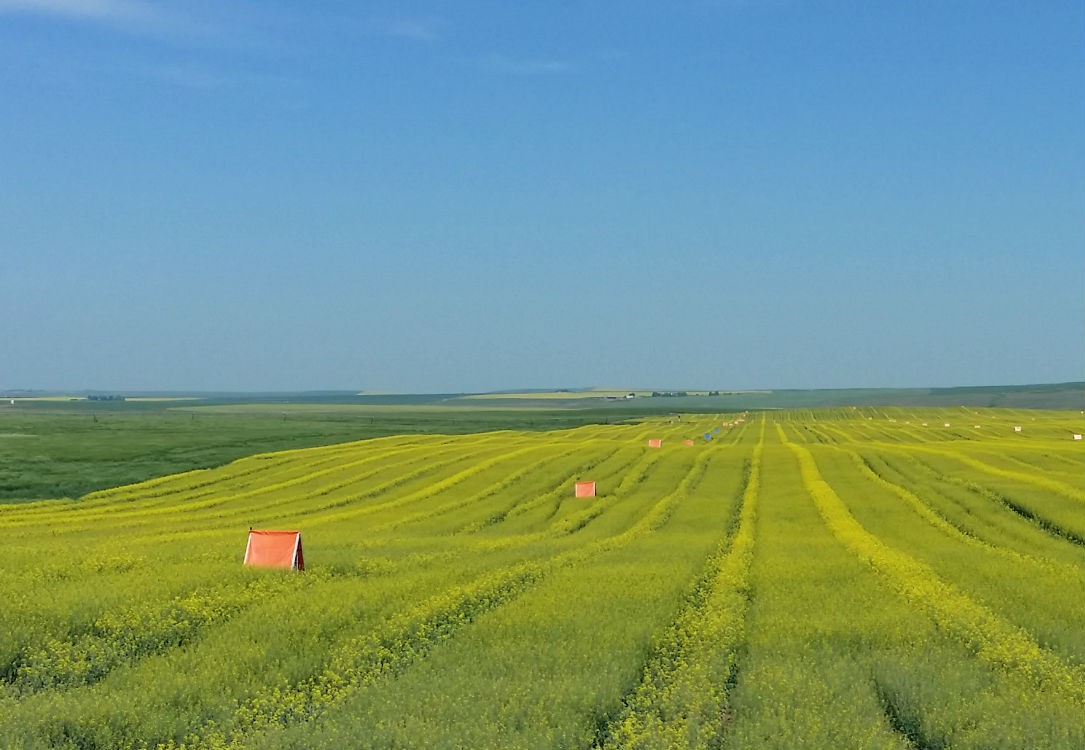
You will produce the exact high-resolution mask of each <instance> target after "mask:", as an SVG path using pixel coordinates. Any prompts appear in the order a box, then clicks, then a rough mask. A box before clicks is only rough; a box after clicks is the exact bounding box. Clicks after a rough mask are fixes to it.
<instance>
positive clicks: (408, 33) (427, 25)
mask: <svg viewBox="0 0 1085 750" xmlns="http://www.w3.org/2000/svg"><path fill="white" fill-rule="evenodd" d="M440 27H441V24H440V22H439V21H438V20H437V19H435V18H399V19H395V20H392V21H387V22H385V23H383V24H382V25H381V26H380V28H379V31H380V33H382V34H384V35H385V36H394V37H399V38H401V39H409V40H411V41H414V42H435V41H437V40H438V39H440V38H441V34H440Z"/></svg>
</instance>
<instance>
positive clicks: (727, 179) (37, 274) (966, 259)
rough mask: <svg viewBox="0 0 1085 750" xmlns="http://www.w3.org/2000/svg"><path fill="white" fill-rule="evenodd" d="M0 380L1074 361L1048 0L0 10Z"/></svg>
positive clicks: (909, 375)
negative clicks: (1026, 0)
mask: <svg viewBox="0 0 1085 750" xmlns="http://www.w3.org/2000/svg"><path fill="white" fill-rule="evenodd" d="M0 183H2V185H3V187H2V189H0V274H2V286H0V290H2V291H0V320H2V321H3V326H2V331H3V339H2V342H0V389H2V388H47V389H82V388H101V389H116V390H126V389H128V390H300V389H340V388H344V389H365V390H377V391H410V392H459V391H484V390H493V389H503V388H515V387H523V386H547V387H582V386H591V385H613V386H618V387H687V388H725V389H731V388H785V387H795V388H819V387H852V386H934V385H971V384H1010V383H1028V382H1056V381H1065V380H1081V379H1083V378H1085V4H1083V3H1081V2H1080V0H1067V1H1065V2H1037V3H1022V2H986V1H985V2H977V1H973V0H960V1H958V0H929V1H922V0H921V1H918V2H869V0H862V1H860V0H855V1H848V0H838V1H830V0H826V1H824V2H799V1H797V0H796V1H789V0H764V1H763V2H762V1H759V0H746V1H742V0H732V1H726V0H720V1H717V2H712V1H711V0H688V1H686V2H621V3H619V2H605V3H604V2H590V1H589V2H552V3H509V2H504V1H502V2H496V1H494V2H482V1H479V0H463V1H461V2H438V1H436V0H434V1H433V2H370V3H348V2H336V3H331V2H313V3H286V2H228V3H219V2H209V1H207V2H204V1H197V2H161V3H152V2H145V1H144V0H0Z"/></svg>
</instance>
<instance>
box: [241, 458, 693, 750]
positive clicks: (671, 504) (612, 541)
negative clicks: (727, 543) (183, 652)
mask: <svg viewBox="0 0 1085 750" xmlns="http://www.w3.org/2000/svg"><path fill="white" fill-rule="evenodd" d="M693 482H694V473H693V471H692V470H691V471H690V472H688V473H687V475H686V476H685V478H684V479H682V481H681V482H679V483H678V486H677V487H676V488H675V490H674V491H673V492H672V493H671V494H669V495H668V496H667V497H666V498H664V499H663V500H662V501H661V503H659V504H656V506H655V507H654V509H653V511H654V512H652V513H649V514H647V516H642V517H641V518H640V520H639V521H638V522H637V524H636V525H635V526H634V527H631V529H629V530H627V531H626V532H625V533H623V534H621V535H620V536H617V537H610V538H609V539H604V541H601V542H599V543H596V544H592V545H590V546H589V547H588V548H586V550H587V554H585V550H584V549H582V550H575V551H574V552H573V554H572V555H571V556H565V557H566V559H565V560H564V561H563V562H562V563H561V564H559V565H556V570H557V571H560V570H562V569H564V568H566V567H567V565H569V564H573V563H574V562H576V560H582V561H583V560H587V559H593V558H595V556H596V555H598V554H600V552H603V551H614V550H615V549H624V548H625V547H627V546H628V545H629V544H630V543H631V542H633V541H634V539H638V538H641V537H642V536H643V534H644V533H647V532H649V531H651V530H653V529H660V527H662V526H664V525H667V526H668V527H669V525H668V524H667V521H668V520H672V519H673V517H672V512H674V511H677V512H678V513H680V512H681V509H682V508H685V507H686V504H685V503H682V504H680V505H679V504H678V503H677V501H678V500H679V499H681V498H685V497H688V495H689V493H690V492H692V486H693ZM673 522H674V521H673V520H672V523H673ZM669 567H671V565H669V564H668V568H669ZM577 570H579V568H577ZM573 577H574V580H576V581H578V582H580V585H583V576H582V574H580V573H576V574H574V575H573ZM543 585H544V586H546V585H549V586H550V587H554V586H557V587H558V589H559V590H561V592H565V590H566V589H567V585H565V584H562V585H558V584H546V583H544V584H543ZM589 594H590V595H591V596H592V599H593V600H598V599H599V598H600V594H599V592H598V587H593V588H590V589H589ZM527 596H529V597H534V596H536V589H535V588H533V589H531V590H529V592H528V593H527ZM520 601H521V599H518V605H516V608H518V609H519V607H520V603H519V602H520ZM596 603H597V605H598V603H599V602H598V601H596ZM506 611H507V609H503V608H502V610H501V612H502V613H503V612H506ZM498 616H503V615H498ZM490 618H492V615H487V619H490ZM533 620H535V618H533ZM472 630H474V628H472ZM583 633H584V631H582V634H583ZM587 633H588V635H590V628H589V630H588V631H587ZM486 640H487V641H490V640H493V639H492V638H486ZM590 647H591V648H593V640H592V643H591V645H590ZM454 648H455V646H454ZM420 669H425V666H424V663H423V665H422V666H421V668H420ZM582 669H583V668H582ZM424 682H426V683H427V682H429V681H427V679H424ZM532 682H535V683H537V681H532ZM540 687H543V689H546V688H545V685H544V686H540ZM410 692H412V690H408V694H410ZM400 713H403V712H401V711H400ZM412 713H414V714H418V712H412ZM533 734H534V733H533ZM305 736H306V737H307V738H308V739H307V740H306V741H310V740H311V733H310V732H309V729H308V728H306V729H305ZM540 741H546V740H540ZM258 745H259V746H260V747H266V746H267V739H266V738H260V741H259V742H258Z"/></svg>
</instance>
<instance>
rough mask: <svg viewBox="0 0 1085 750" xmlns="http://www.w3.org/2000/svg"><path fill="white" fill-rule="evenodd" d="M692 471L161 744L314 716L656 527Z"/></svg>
mask: <svg viewBox="0 0 1085 750" xmlns="http://www.w3.org/2000/svg"><path fill="white" fill-rule="evenodd" d="M695 469H696V467H694V469H691V472H690V474H692V473H693V471H694V470H695ZM690 474H687V476H686V477H684V478H683V479H682V480H681V481H680V482H678V484H677V486H676V487H675V489H674V490H673V491H672V492H671V493H670V494H668V495H667V496H665V497H663V498H661V499H660V500H659V501H658V502H657V503H656V504H655V505H654V506H653V508H652V510H651V511H650V512H649V513H647V514H644V515H642V516H641V517H640V518H639V519H638V520H637V522H636V523H635V524H634V525H633V526H631V527H629V528H628V529H626V530H625V531H624V532H623V533H621V534H619V535H617V536H613V537H608V538H603V539H598V540H595V541H593V542H591V543H589V544H586V545H582V546H579V547H575V548H573V549H572V550H570V551H568V552H565V553H561V554H559V555H556V556H554V557H552V558H550V559H549V560H547V561H545V562H538V561H525V562H521V563H517V564H514V565H511V566H510V567H506V568H503V569H500V570H497V571H494V572H492V573H491V574H489V575H486V576H483V577H482V578H480V579H478V580H476V581H474V582H473V583H470V584H467V585H465V586H460V587H456V588H455V589H452V590H446V591H445V592H443V593H441V594H439V595H437V596H436V597H434V598H432V599H431V600H429V601H427V602H426V603H424V604H422V605H419V606H416V607H413V608H411V609H408V610H405V611H403V612H402V613H400V614H398V615H397V616H395V617H394V618H392V619H391V620H390V621H389V623H388V624H387V628H386V630H385V631H384V633H383V634H381V633H367V634H365V635H364V636H362V637H360V638H358V639H355V640H353V641H351V642H350V643H348V644H347V645H345V646H343V647H342V648H340V649H338V650H337V651H336V653H335V654H333V655H332V656H331V658H330V659H329V660H328V661H327V662H326V666H325V667H324V669H323V670H322V671H321V672H320V673H319V674H317V675H316V676H314V677H310V678H307V679H305V680H303V681H301V682H298V683H294V684H292V685H288V686H285V687H284V686H282V685H276V686H274V687H273V688H270V689H269V690H267V691H265V692H264V693H262V694H260V695H258V696H256V697H254V698H253V699H251V700H250V701H248V702H246V703H245V704H244V705H242V706H241V707H240V708H239V709H238V710H237V712H236V713H235V715H234V719H233V720H232V722H230V726H228V727H219V726H215V727H211V728H210V729H209V730H207V731H204V732H202V733H201V734H200V735H199V736H193V737H189V738H187V739H186V740H185V741H184V742H181V743H172V744H171V743H167V745H166V747H171V748H172V747H177V748H186V750H194V749H195V748H202V747H209V748H216V750H218V749H219V748H230V747H244V746H246V745H247V744H248V743H249V742H251V741H252V740H253V737H252V735H253V734H254V733H255V734H257V735H259V734H262V733H263V732H266V731H268V730H270V729H276V728H279V727H284V726H289V725H292V724H295V723H298V722H299V721H309V720H312V719H313V718H314V717H316V716H318V715H320V714H322V713H323V712H324V711H325V710H326V709H327V706H328V705H330V704H335V703H338V702H340V701H341V700H342V699H343V698H344V697H346V696H347V695H349V694H350V693H352V692H354V691H355V690H357V689H358V688H359V687H361V686H363V685H366V684H369V683H371V682H372V681H374V680H376V679H379V678H381V677H383V676H385V675H386V674H388V673H390V672H393V673H394V672H399V671H401V670H402V669H405V668H406V667H407V666H409V665H411V664H412V663H414V662H415V661H416V659H417V658H418V657H420V656H424V655H425V654H427V653H428V652H429V650H430V649H432V648H433V647H434V646H436V645H438V644H439V643H442V642H444V641H446V640H448V639H450V638H452V637H453V636H454V635H455V634H456V633H457V632H458V631H459V630H460V629H462V628H463V626H465V625H468V624H470V623H471V622H473V621H474V620H475V619H476V618H477V617H478V616H480V615H481V614H483V613H485V612H487V611H490V610H492V609H494V608H496V607H499V606H503V605H505V604H506V603H507V602H509V601H511V600H513V599H515V598H516V597H518V596H520V595H521V594H522V593H523V592H524V591H525V590H527V589H529V588H530V587H531V586H533V585H535V584H536V583H537V582H538V581H540V580H541V579H542V578H543V577H544V576H546V575H547V574H548V573H550V572H551V571H553V570H556V569H559V568H561V567H564V566H566V565H573V564H576V563H579V562H582V561H584V560H587V559H589V558H591V557H594V556H596V555H598V554H601V553H604V552H608V551H611V550H615V549H619V548H621V547H624V546H626V545H627V544H629V543H630V542H631V541H632V540H634V539H636V538H638V537H640V536H642V535H644V534H649V533H652V532H654V531H656V530H658V529H659V528H660V527H662V526H663V525H664V524H665V523H666V522H667V521H668V520H669V519H670V518H671V515H672V513H673V512H674V510H675V508H676V506H677V505H678V504H680V503H681V502H682V501H683V500H684V499H685V498H686V497H687V494H688V492H689V478H690ZM257 744H259V743H257Z"/></svg>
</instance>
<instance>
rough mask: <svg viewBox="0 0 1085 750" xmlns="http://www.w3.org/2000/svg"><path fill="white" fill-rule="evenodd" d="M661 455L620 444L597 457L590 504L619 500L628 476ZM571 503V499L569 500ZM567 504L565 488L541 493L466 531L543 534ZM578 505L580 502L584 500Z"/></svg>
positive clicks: (641, 469)
mask: <svg viewBox="0 0 1085 750" xmlns="http://www.w3.org/2000/svg"><path fill="white" fill-rule="evenodd" d="M662 456H663V453H661V452H658V451H651V452H648V451H645V450H644V449H643V448H641V447H640V446H639V445H623V446H621V448H619V450H617V451H615V452H613V453H610V454H609V455H607V456H605V457H604V456H600V458H599V461H598V463H597V464H595V466H594V469H593V471H592V477H591V478H592V479H595V481H596V487H597V491H598V493H599V494H598V495H597V496H596V497H595V498H593V499H592V500H591V502H603V501H604V500H605V499H606V498H612V499H613V497H614V496H618V497H620V496H621V495H622V494H623V493H624V492H626V491H627V487H628V486H630V485H631V484H632V479H631V477H632V476H639V475H641V474H643V473H644V472H645V471H647V467H648V466H650V464H651V463H652V462H654V461H657V460H660V459H661V458H662ZM585 478H587V477H586V475H585ZM575 500H576V499H575V498H574V499H573V501H575ZM567 501H569V492H568V489H567V488H566V487H560V488H558V489H555V490H553V491H551V492H548V493H544V494H536V495H533V496H530V497H527V496H525V498H524V499H522V500H520V501H514V502H513V503H511V504H510V505H509V507H508V510H507V512H506V511H499V512H498V513H497V514H495V516H494V518H493V520H492V522H487V523H486V524H484V525H483V526H480V527H477V528H472V529H470V530H471V531H475V532H478V533H480V534H483V535H486V536H495V535H496V536H512V535H517V534H537V533H546V532H547V530H548V526H549V523H550V522H551V520H552V519H553V518H554V517H555V516H556V515H557V513H558V510H559V509H560V508H561V505H562V503H564V502H567ZM580 502H581V503H583V502H584V500H583V499H582V500H580Z"/></svg>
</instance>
